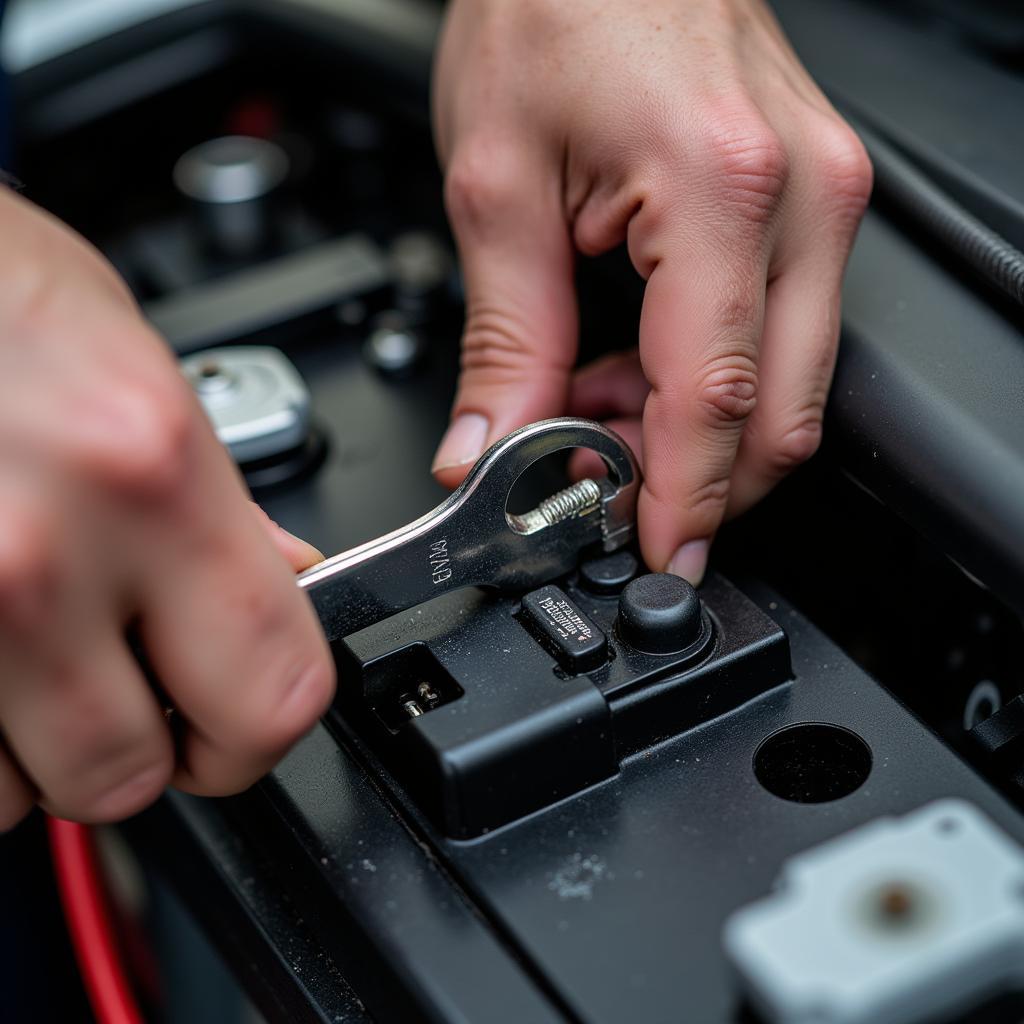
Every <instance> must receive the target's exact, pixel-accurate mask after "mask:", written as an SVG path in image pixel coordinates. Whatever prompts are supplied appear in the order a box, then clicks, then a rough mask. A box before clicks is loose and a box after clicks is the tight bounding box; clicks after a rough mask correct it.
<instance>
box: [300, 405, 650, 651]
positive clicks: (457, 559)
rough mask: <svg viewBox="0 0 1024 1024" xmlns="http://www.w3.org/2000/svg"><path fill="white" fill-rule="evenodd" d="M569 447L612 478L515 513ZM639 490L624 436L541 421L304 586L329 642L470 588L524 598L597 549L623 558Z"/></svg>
mask: <svg viewBox="0 0 1024 1024" xmlns="http://www.w3.org/2000/svg"><path fill="white" fill-rule="evenodd" d="M564 448H589V449H591V450H592V451H594V452H596V453H597V454H598V455H600V456H601V458H602V459H603V460H604V463H605V465H606V466H607V468H608V476H606V477H602V478H601V479H599V480H590V479H587V480H581V481H580V482H579V483H576V484H573V485H572V486H571V487H568V488H566V489H565V490H563V491H559V492H558V494H555V495H552V496H551V497H550V498H547V499H546V500H545V501H542V502H541V503H540V505H538V506H537V508H535V509H533V510H532V511H530V512H527V513H525V514H523V515H514V514H512V513H510V512H508V511H507V504H508V496H509V493H510V492H511V490H512V487H513V485H514V484H515V482H516V481H517V480H518V479H519V477H520V476H522V474H523V473H524V472H525V471H526V470H527V469H528V468H529V467H530V466H531V465H532V464H533V463H535V462H536V461H537V460H538V459H541V458H543V457H544V456H545V455H550V454H551V453H553V452H556V451H559V450H561V449H564ZM639 488H640V473H639V470H638V468H637V464H636V460H635V459H634V457H633V453H632V452H631V451H630V450H629V447H628V445H627V444H626V443H625V442H624V441H623V440H622V438H620V437H619V436H618V435H617V434H616V433H614V432H613V431H611V430H609V429H608V428H607V427H605V426H602V425H601V424H600V423H595V422H592V421H591V420H584V419H577V418H574V417H562V418H559V419H550V420H541V421H540V422H539V423H531V424H529V425H528V426H525V427H521V428H520V429H519V430H515V431H513V432H512V433H511V434H508V435H507V436H506V437H503V438H502V439H501V440H500V441H497V442H496V443H495V444H493V445H492V446H491V447H490V448H488V449H487V451H486V452H484V454H483V455H481V456H480V458H479V459H478V460H477V462H476V464H475V465H474V466H473V468H472V469H471V470H470V471H469V475H468V476H467V477H466V479H465V480H464V481H463V483H462V484H461V486H460V487H459V488H458V489H457V490H455V491H454V492H453V493H452V494H451V495H450V496H449V497H448V498H446V499H445V500H444V501H443V502H441V504H440V505H438V506H437V508H435V509H434V510H433V511H432V512H428V513H427V514H426V515H425V516H423V517H421V518H420V519H417V520H415V521H414V522H412V523H410V524H409V525H408V526H403V527H402V528H400V529H398V530H395V531H394V532H393V533H389V534H386V535H385V536H383V537H380V538H378V539H377V540H372V541H369V542H368V543H366V544H362V545H360V546H359V547H356V548H353V549H352V550H350V551H345V552H342V553H341V554H339V555H335V556H334V557H333V558H328V559H327V560H326V561H324V562H320V563H319V564H317V565H314V566H313V567H312V568H310V569H307V570H306V571H305V572H304V573H301V574H300V575H299V576H298V584H299V587H300V588H302V589H303V590H305V591H306V592H307V593H308V594H309V597H310V600H311V601H312V602H313V607H314V608H315V609H316V613H317V615H318V616H319V617H320V622H321V624H322V626H323V629H324V632H325V633H326V635H327V639H328V640H337V639H339V638H340V637H343V636H347V635H349V634H350V633H354V632H356V631H357V630H359V629H362V628H364V627H365V626H369V625H372V624H373V623H374V622H379V621H380V620H381V619H384V618H387V617H388V616H389V615H394V614H395V613H396V612H401V611H405V610H406V609H408V608H412V607H414V606H415V605H418V604H422V603H423V602H424V601H427V600H429V599H430V598H432V597H437V596H438V595H440V594H445V593H448V592H450V591H453V590H459V589H461V588H462V587H471V586H479V587H494V588H497V589H498V590H500V591H506V592H513V593H515V592H525V591H527V590H530V589H533V588H534V587H538V586H540V585H542V584H544V583H546V582H548V581H550V580H552V579H555V578H557V577H558V576H562V575H565V574H566V573H567V572H570V571H571V570H572V569H574V568H575V567H576V565H577V562H578V560H579V556H580V554H581V552H582V551H583V550H584V549H586V548H589V547H591V546H592V545H600V547H601V549H602V550H604V551H614V550H616V549H617V548H620V547H621V546H622V545H623V544H625V543H627V542H628V541H629V540H630V539H631V538H632V537H633V535H634V531H635V526H636V500H637V493H638V491H639Z"/></svg>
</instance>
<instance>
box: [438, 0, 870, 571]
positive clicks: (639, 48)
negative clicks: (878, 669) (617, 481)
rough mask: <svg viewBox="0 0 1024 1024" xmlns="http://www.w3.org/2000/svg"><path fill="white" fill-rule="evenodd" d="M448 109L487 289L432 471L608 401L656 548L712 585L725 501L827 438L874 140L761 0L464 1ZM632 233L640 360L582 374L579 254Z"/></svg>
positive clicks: (443, 104)
mask: <svg viewBox="0 0 1024 1024" xmlns="http://www.w3.org/2000/svg"><path fill="white" fill-rule="evenodd" d="M435 121H436V125H435V127H436V135H437V143H438V149H439V152H440V154H441V158H442V161H443V162H444V164H445V166H446V171H447V179H446V199H447V204H448V211H449V215H450V218H451V222H452V226H453V230H454V232H455V235H456V239H457V242H458V245H459V250H460V255H461V258H462V265H463V271H464V274H465V281H466V292H467V322H466V327H465V334H464V338H463V369H462V376H461V380H460V384H459V392H458V396H457V398H456V401H455V406H454V409H453V414H452V415H453V421H452V425H451V427H450V428H449V431H448V433H447V434H446V436H445V439H444V441H443V442H442V444H441V447H440V449H439V451H438V454H437V457H436V460H435V467H434V469H435V473H436V474H437V476H438V477H439V479H441V480H442V482H444V483H446V484H448V485H449V486H454V485H455V484H457V483H458V482H459V481H460V480H461V479H462V477H463V476H464V475H465V473H466V470H467V469H468V466H469V464H470V463H472V461H473V460H474V459H475V458H476V457H477V456H478V455H479V454H480V453H481V451H483V449H484V448H485V447H486V446H487V445H488V444H490V443H491V442H493V441H495V440H496V439H497V438H499V437H501V436H502V435H503V434H506V433H507V432H508V431H510V430H512V429H513V428H515V427H517V426H519V425H521V424H523V423H526V422H529V421H531V420H537V419H542V418H544V417H548V416H557V415H562V414H564V413H566V412H571V413H575V414H579V415H587V416H610V417H613V419H612V421H611V423H612V426H614V427H615V428H616V429H618V430H619V431H620V432H621V433H622V434H623V435H624V436H625V437H626V440H627V441H629V442H630V443H631V444H633V446H634V448H635V449H636V451H637V452H638V454H641V455H642V458H643V462H644V470H645V477H646V479H645V484H644V489H643V492H642V494H641V496H640V507H639V518H640V524H639V525H640V539H641V544H642V547H643V554H644V557H645V559H646V561H647V563H648V564H649V565H650V566H651V567H652V568H655V569H665V568H667V569H669V570H670V571H675V572H678V573H679V574H680V575H683V576H686V577H687V578H689V579H691V580H692V581H694V582H697V581H698V580H699V579H700V577H701V576H702V575H703V572H704V568H705V564H706V560H707V552H708V547H709V544H710V541H711V539H712V538H713V536H714V534H715V531H716V530H717V529H718V526H719V524H720V522H721V520H722V517H723V515H725V514H727V513H729V514H732V513H735V512H739V511H742V510H743V509H745V508H747V507H749V506H750V505H752V504H753V503H754V502H756V501H757V500H758V499H759V498H761V497H762V496H763V495H764V494H765V493H766V492H767V491H768V490H769V489H770V488H771V487H772V486H773V485H774V484H775V482H776V481H777V480H778V479H779V478H780V477H781V476H782V475H783V474H784V473H785V472H786V471H788V470H789V469H791V468H792V467H794V466H795V465H797V464H799V463H800V462H802V461H803V460H804V459H806V458H808V457H809V456H810V455H811V454H812V453H813V452H814V450H815V448H816V447H817V445H818V441H819V438H820V435H821V421H822V412H823V407H824V404H825V397H826V394H827V391H828V386H829V381H830V378H831V374H832V368H833V364H834V360H835V352H836V343H837V337H838V325H839V295H840V283H841V279H842V274H843V269H844V267H845V263H846V258H847V254H848V253H849V250H850V246H851V245H852V242H853V237H854V234H855V231H856V228H857V224H858V222H859V220H860V217H861V214H862V213H863V210H864V207H865V204H866V202H867V198H868V195H869V192H870V189H871V167H870V164H869V162H868V160H867V157H866V155H865V152H864V149H863V147H862V146H861V144H860V142H859V140H858V139H857V137H856V136H855V135H854V133H853V132H852V131H851V130H850V128H848V127H847V126H846V124H845V123H844V122H843V121H842V120H841V119H840V117H839V116H838V115H837V114H836V112H835V111H834V110H833V109H832V107H831V106H830V105H829V103H828V102H827V100H826V99H825V98H824V96H823V95H822V94H821V92H820V91H819V90H818V88H817V86H816V85H815V84H814V82H813V81H811V79H810V77H809V76H808V74H807V72H806V71H805V70H804V68H803V67H802V66H801V64H800V63H799V61H798V60H797V58H796V56H795V55H794V54H793V52H792V50H791V49H790V48H789V46H788V44H787V43H786V41H785V39H784V38H783V35H782V33H781V31H780V29H779V27H778V25H777V24H776V22H775V20H774V18H773V17H772V15H771V13H770V12H769V11H768V9H767V7H765V6H764V4H763V3H762V2H761V0H452V2H451V4H450V7H449V11H448V19H447V24H446V27H445V31H444V35H443V39H442V43H441V48H440V53H439V56H438V61H437V67H436V80H435ZM623 240H626V241H627V243H628V247H629V254H630V257H631V259H632V261H633V265H634V266H635V267H636V269H637V270H638V271H639V273H640V274H641V275H642V276H643V277H644V278H645V279H646V281H647V287H646V293H645V299H644V308H643V314H642V318H641V323H640V339H639V341H640V346H639V357H638V356H637V354H636V353H629V354H623V355H621V356H618V357H613V358H610V359H606V360H604V361H602V362H600V363H599V364H597V365H595V366H593V367H591V368H589V369H588V370H585V371H583V372H582V373H580V374H579V375H577V376H576V377H575V378H574V377H573V374H572V368H573V365H574V362H575V357H576V330H577V324H576V297H575V293H574V287H573V259H574V250H577V251H579V252H582V253H585V254H597V253H601V252H604V251H605V250H607V249H610V248H612V247H613V246H615V245H617V244H618V243H620V242H621V241H623ZM755 396H756V397H757V402H756V406H755ZM641 411H642V413H643V427H642V440H643V444H642V446H641V445H640V444H639V443H638V442H639V440H640V433H641V430H640V413H641Z"/></svg>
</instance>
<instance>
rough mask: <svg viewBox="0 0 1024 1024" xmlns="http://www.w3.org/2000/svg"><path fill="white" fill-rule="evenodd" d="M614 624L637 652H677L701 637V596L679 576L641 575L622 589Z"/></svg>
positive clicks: (662, 574)
mask: <svg viewBox="0 0 1024 1024" xmlns="http://www.w3.org/2000/svg"><path fill="white" fill-rule="evenodd" d="M617 626H618V633H619V637H620V638H621V639H622V641H623V642H624V643H627V644H629V646H630V647H635V648H636V649H637V650H638V651H644V652H646V653H647V654H676V653H677V652H679V651H683V650H686V648H687V647H690V646H691V645H692V644H694V643H696V642H697V640H698V639H699V638H700V633H701V611H700V598H699V597H698V596H697V592H696V591H695V590H694V589H693V587H691V586H690V584H689V583H687V582H686V580H684V579H683V578H682V577H681V576H673V575H672V574H670V573H664V572H655V573H650V574H649V575H647V576H641V577H640V578H639V579H635V580H633V582H632V583H629V584H627V586H626V589H625V590H623V591H622V596H621V597H620V598H619V617H618V622H617Z"/></svg>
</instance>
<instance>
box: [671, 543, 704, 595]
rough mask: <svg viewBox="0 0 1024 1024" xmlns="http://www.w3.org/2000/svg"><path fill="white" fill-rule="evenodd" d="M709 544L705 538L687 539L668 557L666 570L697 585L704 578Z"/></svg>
mask: <svg viewBox="0 0 1024 1024" xmlns="http://www.w3.org/2000/svg"><path fill="white" fill-rule="evenodd" d="M710 548H711V544H710V542H709V541H706V540H691V541H687V542H686V543H685V544H683V545H682V547H680V548H679V550H678V551H677V552H676V553H675V554H674V555H673V556H672V557H671V558H670V559H669V562H668V570H667V571H668V572H672V573H675V574H676V576H682V577H683V579H684V580H689V581H690V582H691V583H692V584H693V585H694V586H697V585H698V584H699V583H700V581H701V580H702V579H704V570H705V569H706V568H707V564H708V551H709V550H710Z"/></svg>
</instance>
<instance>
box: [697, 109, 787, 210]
mask: <svg viewBox="0 0 1024 1024" xmlns="http://www.w3.org/2000/svg"><path fill="white" fill-rule="evenodd" d="M707 145H708V149H709V155H710V167H711V168H712V169H713V172H714V174H715V176H716V184H717V187H718V188H719V189H720V191H721V194H722V196H723V197H724V198H725V200H726V201H727V202H730V203H731V204H733V205H734V206H736V207H738V208H739V209H740V210H741V211H743V212H744V213H746V215H747V216H749V217H750V218H751V219H752V220H753V221H755V222H765V221H767V220H769V219H770V218H771V217H772V215H773V214H774V213H775V211H776V210H777V208H778V206H779V203H780V201H781V199H782V195H783V192H784V191H785V188H786V184H787V182H788V180H789V175H790V159H789V154H788V152H787V150H786V147H785V145H784V144H783V142H782V139H781V138H780V137H779V135H778V134H777V133H776V132H775V131H774V130H773V129H772V128H771V126H770V125H768V124H767V123H766V122H765V121H764V120H763V119H762V118H761V117H760V116H759V115H749V114H748V115H743V116H739V117H737V116H732V117H724V118H722V119H719V120H717V121H716V122H715V123H714V125H713V127H712V128H711V130H710V133H709V136H708V140H707Z"/></svg>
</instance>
